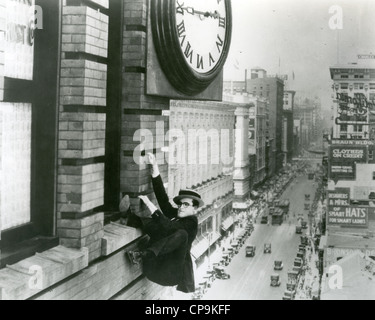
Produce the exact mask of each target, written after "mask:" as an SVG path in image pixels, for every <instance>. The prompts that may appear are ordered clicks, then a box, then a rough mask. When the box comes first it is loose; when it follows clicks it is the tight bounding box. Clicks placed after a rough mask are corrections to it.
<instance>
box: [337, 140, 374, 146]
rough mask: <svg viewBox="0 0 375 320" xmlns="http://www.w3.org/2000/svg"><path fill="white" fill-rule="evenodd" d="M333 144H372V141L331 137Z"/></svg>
mask: <svg viewBox="0 0 375 320" xmlns="http://www.w3.org/2000/svg"><path fill="white" fill-rule="evenodd" d="M332 144H333V145H343V146H373V145H374V141H371V140H345V139H332Z"/></svg>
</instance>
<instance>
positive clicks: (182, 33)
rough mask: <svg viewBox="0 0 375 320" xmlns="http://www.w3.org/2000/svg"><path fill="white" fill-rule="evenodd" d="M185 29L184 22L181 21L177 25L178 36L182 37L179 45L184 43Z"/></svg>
mask: <svg viewBox="0 0 375 320" xmlns="http://www.w3.org/2000/svg"><path fill="white" fill-rule="evenodd" d="M185 31H186V30H185V22H184V21H182V22H181V23H180V24H178V25H177V34H178V37H179V38H182V39H181V42H180V45H181V47H182V46H183V45H184V42H185V38H186V35H185Z"/></svg>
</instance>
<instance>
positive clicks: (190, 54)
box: [184, 41, 193, 64]
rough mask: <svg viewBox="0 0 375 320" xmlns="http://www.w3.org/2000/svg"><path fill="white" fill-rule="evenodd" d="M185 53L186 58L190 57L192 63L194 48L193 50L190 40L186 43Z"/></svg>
mask: <svg viewBox="0 0 375 320" xmlns="http://www.w3.org/2000/svg"><path fill="white" fill-rule="evenodd" d="M184 55H185V57H186V59H189V58H190V64H192V63H193V50H191V45H190V42H189V41H188V43H187V45H186V48H185V52H184Z"/></svg>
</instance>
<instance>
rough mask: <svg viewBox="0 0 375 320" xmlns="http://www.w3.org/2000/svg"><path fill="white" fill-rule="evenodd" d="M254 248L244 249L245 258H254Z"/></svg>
mask: <svg viewBox="0 0 375 320" xmlns="http://www.w3.org/2000/svg"><path fill="white" fill-rule="evenodd" d="M255 250H256V247H255V246H253V245H251V246H247V247H246V257H254V256H255Z"/></svg>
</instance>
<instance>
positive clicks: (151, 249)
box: [127, 153, 204, 293]
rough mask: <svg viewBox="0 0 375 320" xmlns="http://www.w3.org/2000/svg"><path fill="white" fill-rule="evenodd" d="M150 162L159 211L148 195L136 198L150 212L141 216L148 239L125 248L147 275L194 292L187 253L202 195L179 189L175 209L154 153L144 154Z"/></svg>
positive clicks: (191, 271) (192, 237) (195, 228)
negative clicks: (140, 245) (141, 247)
mask: <svg viewBox="0 0 375 320" xmlns="http://www.w3.org/2000/svg"><path fill="white" fill-rule="evenodd" d="M147 159H148V163H149V164H151V166H152V170H151V175H152V185H153V189H154V193H155V196H156V199H157V201H158V204H159V206H160V209H161V210H158V209H157V208H156V206H155V205H154V204H153V203H152V202H151V201H150V200H149V198H148V197H147V196H139V198H140V199H141V200H142V201H143V202H144V204H145V205H146V206H147V208H148V210H149V212H148V213H147V215H146V216H145V217H141V218H142V222H143V229H144V232H145V233H146V234H148V235H149V237H150V239H149V242H148V244H147V247H146V249H145V250H144V251H128V252H127V256H128V257H129V259H130V260H131V262H132V263H140V260H142V261H143V273H144V274H145V275H146V277H147V278H148V279H149V280H151V281H153V282H155V283H157V284H159V285H162V286H176V285H177V290H178V291H182V292H185V293H189V292H194V291H195V280H194V270H193V263H192V259H191V255H190V250H191V246H192V243H193V241H194V239H195V237H196V235H197V232H198V218H197V216H196V214H197V209H198V208H199V207H201V206H203V205H204V202H203V200H202V199H201V196H200V195H199V194H198V193H197V192H195V191H193V190H180V192H179V195H178V196H176V197H174V198H173V201H174V203H175V204H176V205H177V206H178V208H176V207H173V206H172V205H171V203H170V202H169V199H168V195H167V193H166V191H165V189H164V185H163V181H162V179H161V176H160V172H159V168H158V164H157V162H156V158H155V156H154V155H153V154H151V153H149V154H147Z"/></svg>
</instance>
